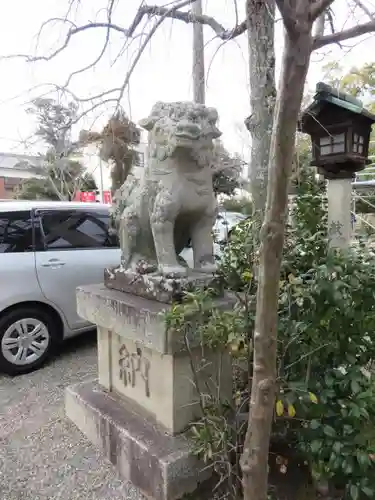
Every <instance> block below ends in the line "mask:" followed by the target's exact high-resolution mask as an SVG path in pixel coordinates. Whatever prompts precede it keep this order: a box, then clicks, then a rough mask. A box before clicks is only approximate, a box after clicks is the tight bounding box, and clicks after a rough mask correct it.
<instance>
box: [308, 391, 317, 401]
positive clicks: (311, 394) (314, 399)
mask: <svg viewBox="0 0 375 500" xmlns="http://www.w3.org/2000/svg"><path fill="white" fill-rule="evenodd" d="M309 398H310V401H311V402H312V403H314V404H318V398H317V397H316V396H315V394H314V393H313V392H309Z"/></svg>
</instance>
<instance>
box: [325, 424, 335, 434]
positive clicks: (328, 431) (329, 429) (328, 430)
mask: <svg viewBox="0 0 375 500" xmlns="http://www.w3.org/2000/svg"><path fill="white" fill-rule="evenodd" d="M323 432H324V434H325V435H326V436H328V437H335V436H336V431H335V429H334V428H333V427H331V426H330V425H325V426H324V427H323Z"/></svg>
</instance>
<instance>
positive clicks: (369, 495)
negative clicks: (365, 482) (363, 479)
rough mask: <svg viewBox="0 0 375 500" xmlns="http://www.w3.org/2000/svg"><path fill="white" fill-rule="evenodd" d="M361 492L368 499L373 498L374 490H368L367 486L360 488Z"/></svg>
mask: <svg viewBox="0 0 375 500" xmlns="http://www.w3.org/2000/svg"><path fill="white" fill-rule="evenodd" d="M361 490H362V491H363V493H364V494H365V495H366V496H368V497H369V498H373V496H374V490H373V489H371V488H369V487H368V486H362V488H361Z"/></svg>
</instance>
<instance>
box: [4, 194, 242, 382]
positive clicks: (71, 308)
mask: <svg viewBox="0 0 375 500" xmlns="http://www.w3.org/2000/svg"><path fill="white" fill-rule="evenodd" d="M109 218H110V216H109V207H108V205H102V204H99V203H81V202H54V201H5V202H2V203H1V204H0V371H1V372H3V373H8V374H10V375H16V374H22V373H27V372H29V371H31V370H34V369H36V368H39V367H40V366H41V365H42V364H43V363H44V361H46V359H48V358H49V357H50V355H51V354H52V352H53V351H54V350H55V349H56V347H58V346H59V344H60V342H61V341H62V340H63V339H65V338H67V337H71V336H73V335H77V334H79V333H81V332H84V331H86V330H89V329H91V328H92V327H93V325H91V324H90V323H87V321H85V320H84V319H82V318H81V317H80V316H78V314H77V307H76V288H77V287H78V286H81V285H88V284H95V283H100V282H102V281H103V273H104V268H106V267H115V266H117V265H119V263H120V260H121V252H120V248H119V245H118V239H117V236H116V235H113V233H112V232H109V231H108V226H109ZM243 218H244V216H243V215H241V214H232V213H229V212H228V213H223V212H221V213H220V214H219V217H218V220H217V223H216V224H215V227H214V230H215V232H216V233H217V235H218V237H219V239H220V240H223V239H226V238H227V236H228V231H229V230H230V229H231V227H233V226H234V225H235V224H237V223H238V222H240V221H241V220H243ZM215 251H216V252H217V253H219V251H220V248H219V245H218V244H215ZM181 256H182V257H183V258H184V259H185V260H186V262H187V264H188V265H189V266H192V265H193V258H192V257H193V256H192V249H191V248H185V249H184V250H183V251H182V252H181Z"/></svg>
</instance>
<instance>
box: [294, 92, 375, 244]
mask: <svg viewBox="0 0 375 500" xmlns="http://www.w3.org/2000/svg"><path fill="white" fill-rule="evenodd" d="M374 122H375V115H373V114H372V113H370V112H368V111H367V110H365V109H364V108H363V104H362V102H361V101H359V100H358V99H356V98H354V97H352V96H351V95H349V94H346V93H344V92H341V91H339V90H336V89H333V88H332V87H330V86H329V85H326V84H325V83H318V84H317V86H316V94H315V96H314V100H313V102H312V104H311V105H310V106H309V107H308V108H307V109H305V110H304V111H303V113H302V116H301V120H300V123H299V130H300V131H301V132H304V133H307V134H309V135H310V136H311V141H312V155H313V160H312V162H311V164H312V165H314V166H316V167H317V168H318V173H319V174H322V175H324V177H325V178H326V179H328V188H327V195H328V219H329V220H328V224H329V236H330V242H331V246H333V247H346V246H347V245H348V244H349V242H350V239H351V231H352V225H351V194H352V193H351V191H352V186H351V184H352V180H353V177H354V176H355V172H358V171H360V170H363V169H364V168H365V167H366V165H367V164H368V163H370V161H369V160H368V148H369V141H370V134H371V127H372V124H373V123H374Z"/></svg>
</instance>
